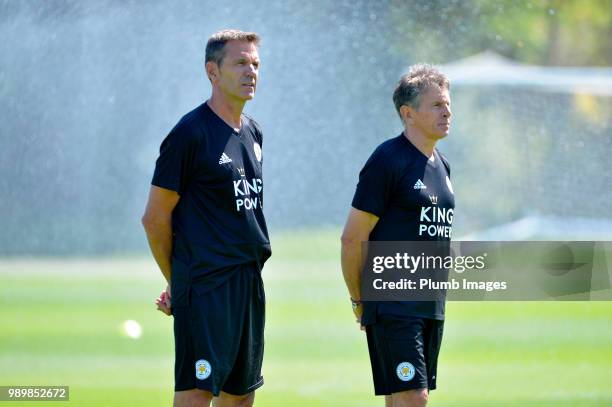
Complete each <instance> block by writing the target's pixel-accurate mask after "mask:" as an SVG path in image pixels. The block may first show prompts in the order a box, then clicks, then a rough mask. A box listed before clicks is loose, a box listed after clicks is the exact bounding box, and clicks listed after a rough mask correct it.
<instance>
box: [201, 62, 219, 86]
mask: <svg viewBox="0 0 612 407" xmlns="http://www.w3.org/2000/svg"><path fill="white" fill-rule="evenodd" d="M204 68H205V69H206V76H208V80H209V81H210V82H211V83H215V82H216V80H217V79H218V78H219V66H218V65H217V63H216V62H213V61H208V62H207V63H206V65H204Z"/></svg>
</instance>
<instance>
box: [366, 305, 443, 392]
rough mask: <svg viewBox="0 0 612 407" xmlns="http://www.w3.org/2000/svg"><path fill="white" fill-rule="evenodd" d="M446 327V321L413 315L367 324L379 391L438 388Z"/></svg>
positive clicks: (380, 316)
mask: <svg viewBox="0 0 612 407" xmlns="http://www.w3.org/2000/svg"><path fill="white" fill-rule="evenodd" d="M443 329H444V321H439V320H436V319H429V318H420V317H409V316H406V317H401V318H400V317H397V316H388V315H378V316H377V321H376V323H374V324H372V325H366V334H367V338H368V349H369V351H370V362H371V364H372V375H373V378H374V392H375V394H376V395H377V396H381V395H389V394H392V393H398V392H401V391H406V390H414V389H429V390H434V389H435V388H436V370H437V367H438V353H439V352H440V345H441V343H442V331H443Z"/></svg>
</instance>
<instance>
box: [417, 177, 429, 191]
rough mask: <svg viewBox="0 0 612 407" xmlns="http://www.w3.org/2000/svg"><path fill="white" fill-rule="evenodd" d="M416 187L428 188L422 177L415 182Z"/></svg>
mask: <svg viewBox="0 0 612 407" xmlns="http://www.w3.org/2000/svg"><path fill="white" fill-rule="evenodd" d="M414 189H427V186H426V185H425V184H423V181H421V180H420V179H419V180H417V182H416V183H415V184H414Z"/></svg>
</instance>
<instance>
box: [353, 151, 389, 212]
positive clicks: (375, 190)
mask: <svg viewBox="0 0 612 407" xmlns="http://www.w3.org/2000/svg"><path fill="white" fill-rule="evenodd" d="M392 185H393V172H392V170H391V168H390V164H389V160H388V159H387V158H386V157H385V154H383V152H382V151H381V150H380V149H377V150H376V151H374V153H372V155H371V156H370V158H369V159H368V161H367V162H366V163H365V165H364V167H363V169H362V170H361V172H360V173H359V182H358V183H357V189H356V191H355V196H354V197H353V202H352V204H351V205H352V206H353V208H355V209H359V210H361V211H364V212H369V213H372V214H374V215H376V216H378V217H381V216H382V215H383V214H384V213H385V212H386V210H387V208H388V205H389V199H390V196H391V193H392Z"/></svg>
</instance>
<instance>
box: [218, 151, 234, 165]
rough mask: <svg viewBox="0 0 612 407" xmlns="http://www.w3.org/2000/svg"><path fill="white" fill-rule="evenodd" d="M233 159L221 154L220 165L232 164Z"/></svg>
mask: <svg viewBox="0 0 612 407" xmlns="http://www.w3.org/2000/svg"><path fill="white" fill-rule="evenodd" d="M231 162H232V159H231V158H229V157H228V156H227V154H225V153H223V154H221V158H219V165H222V164H227V163H231Z"/></svg>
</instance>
